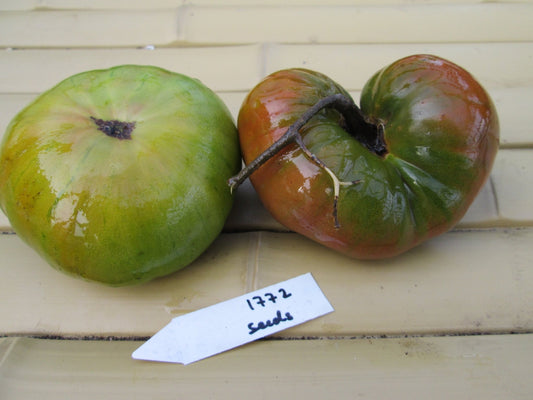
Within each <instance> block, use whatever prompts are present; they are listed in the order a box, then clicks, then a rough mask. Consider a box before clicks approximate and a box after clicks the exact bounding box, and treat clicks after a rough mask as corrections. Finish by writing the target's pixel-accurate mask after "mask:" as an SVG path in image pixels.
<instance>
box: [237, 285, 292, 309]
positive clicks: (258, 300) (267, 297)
mask: <svg viewBox="0 0 533 400" xmlns="http://www.w3.org/2000/svg"><path fill="white" fill-rule="evenodd" d="M278 293H280V294H281V298H282V299H286V298H288V297H291V296H292V293H287V291H286V290H285V289H279V290H278ZM278 297H279V296H276V295H275V294H272V293H265V294H264V295H263V296H254V297H252V298H251V299H247V300H246V302H247V303H248V307H250V309H251V310H255V309H254V303H252V300H253V301H254V302H255V305H260V306H261V307H265V304H266V302H267V301H270V302H271V303H275V302H276V300H277V299H278Z"/></svg>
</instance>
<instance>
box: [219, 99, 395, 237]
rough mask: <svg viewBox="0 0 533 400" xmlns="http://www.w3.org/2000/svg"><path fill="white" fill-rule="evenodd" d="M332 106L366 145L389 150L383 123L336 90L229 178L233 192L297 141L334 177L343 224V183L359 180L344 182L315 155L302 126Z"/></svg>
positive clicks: (381, 152)
mask: <svg viewBox="0 0 533 400" xmlns="http://www.w3.org/2000/svg"><path fill="white" fill-rule="evenodd" d="M327 107H331V108H334V109H336V110H337V111H338V112H339V113H340V114H341V115H342V116H343V118H344V122H345V124H346V128H347V131H348V132H349V133H350V134H351V135H352V136H354V137H355V139H357V140H358V141H359V142H360V143H361V144H362V145H364V146H365V147H366V148H368V149H369V150H371V151H372V152H374V153H376V154H378V155H383V154H384V153H386V148H385V144H384V140H383V126H382V125H381V124H372V123H370V122H369V121H367V119H366V118H365V116H364V115H363V113H362V112H361V110H360V109H359V107H357V105H356V104H355V103H354V102H353V100H352V99H351V98H349V97H347V96H345V95H343V94H340V93H339V94H334V95H331V96H328V97H324V98H323V99H321V100H320V101H318V102H317V103H316V104H315V105H313V106H312V107H310V108H309V109H307V110H306V111H305V112H304V113H303V114H302V115H301V116H300V117H299V118H298V119H297V120H296V121H295V122H294V123H293V124H292V125H291V126H289V128H288V129H287V132H285V134H284V135H283V136H282V137H280V138H279V139H278V140H277V141H275V142H274V143H273V144H272V145H271V146H270V147H269V148H267V149H266V150H265V151H264V152H263V153H261V154H260V155H259V156H258V157H257V158H256V159H254V160H253V161H252V162H251V163H249V164H248V165H246V166H245V167H244V168H243V169H242V170H241V171H240V172H239V173H238V174H237V175H235V176H234V177H232V178H230V179H229V180H228V185H229V187H230V190H231V192H233V190H235V189H236V188H237V187H238V186H239V185H240V184H242V183H243V182H244V181H245V180H246V179H247V178H248V177H249V176H250V175H251V174H252V173H254V172H255V171H256V170H257V169H258V168H259V167H261V165H263V164H264V163H265V162H267V161H268V160H269V159H271V158H272V157H274V156H275V155H276V154H277V153H278V152H279V151H280V150H282V149H283V148H284V147H286V146H287V145H289V144H291V143H295V144H297V145H298V147H300V148H301V150H302V151H303V152H304V154H305V155H306V156H307V157H308V158H309V159H310V160H312V161H313V162H314V163H315V164H317V165H318V166H319V167H321V168H322V169H324V171H326V172H327V173H328V175H329V176H330V177H331V179H332V181H333V195H334V200H333V216H334V219H335V227H336V228H339V227H340V224H339V221H338V216H337V203H338V199H339V193H340V187H341V186H347V185H353V184H356V183H358V182H359V181H353V182H343V181H340V180H339V178H338V177H337V176H336V175H335V173H334V172H333V171H332V170H331V169H329V168H328V167H327V166H326V164H324V163H323V162H322V161H321V160H320V159H319V158H318V157H317V156H316V155H314V154H313V153H312V152H311V151H310V150H309V149H308V148H307V146H306V145H305V144H304V141H303V138H302V135H301V133H300V129H302V128H303V126H304V125H305V124H307V123H308V122H309V120H310V119H311V118H313V117H314V116H315V115H316V114H317V113H318V112H320V111H321V110H323V109H324V108H327Z"/></svg>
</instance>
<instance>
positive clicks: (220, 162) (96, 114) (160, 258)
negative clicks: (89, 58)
mask: <svg viewBox="0 0 533 400" xmlns="http://www.w3.org/2000/svg"><path fill="white" fill-rule="evenodd" d="M102 121H107V122H110V121H120V122H124V123H131V124H132V125H134V127H133V130H132V132H131V138H124V137H123V136H124V135H120V138H117V137H114V136H110V135H108V134H107V133H105V132H104V131H103V130H102V129H103V122H102ZM101 128H102V129H101ZM111 133H112V132H111ZM240 167H241V156H240V150H239V144H238V137H237V129H236V126H235V124H234V122H233V119H232V117H231V114H230V112H229V111H228V109H227V108H226V106H225V105H224V104H223V102H222V101H221V100H220V99H219V98H218V96H216V95H215V94H214V93H213V92H212V91H211V90H210V89H209V88H207V87H206V86H204V85H203V84H202V83H201V82H199V81H197V80H195V79H192V78H190V77H187V76H184V75H181V74H177V73H174V72H171V71H167V70H163V69H161V68H157V67H151V66H138V65H124V66H117V67H114V68H110V69H106V70H96V71H88V72H83V73H81V74H78V75H75V76H72V77H70V78H67V79H66V80H64V81H63V82H61V83H59V84H58V85H57V86H55V87H54V88H52V89H50V90H49V91H47V92H45V93H43V94H42V95H41V96H39V98H37V99H36V100H35V101H34V102H33V103H32V104H30V105H28V107H26V108H25V109H24V110H22V111H21V112H20V113H19V114H18V115H17V116H16V117H15V118H14V119H13V120H12V122H11V123H10V125H9V127H8V129H7V131H6V134H5V136H4V140H3V143H2V148H1V151H0V207H1V208H2V210H3V211H4V212H5V213H6V215H7V216H8V217H9V220H10V222H11V224H12V226H13V228H14V230H15V231H16V233H17V234H18V236H19V237H21V238H22V239H23V240H24V241H26V242H27V243H28V244H29V245H30V246H31V247H32V248H34V249H35V250H36V251H37V252H38V253H39V254H41V255H42V256H43V257H44V258H45V259H46V260H47V261H48V262H49V263H50V264H51V265H52V266H53V267H55V268H57V269H59V270H61V271H63V272H66V273H68V274H71V275H74V276H77V277H81V278H84V279H86V280H90V281H96V282H101V283H104V284H107V285H112V286H121V285H130V284H139V283H142V282H146V281H149V280H151V279H154V278H157V277H160V276H164V275H167V274H170V273H172V272H174V271H176V270H178V269H180V268H183V267H185V266H187V265H188V264H190V263H191V262H192V261H193V260H194V259H196V258H197V257H198V256H199V255H200V254H201V253H202V252H203V251H204V250H205V249H206V248H207V247H208V246H209V245H210V244H211V242H212V241H213V240H214V239H215V238H216V237H217V236H218V234H219V233H220V231H221V229H222V227H223V224H224V222H225V219H226V217H227V215H228V213H229V211H230V209H231V206H232V203H233V198H232V195H231V194H230V192H229V190H228V189H227V186H226V180H227V179H228V178H229V177H230V176H232V175H233V174H235V173H236V172H237V171H238V170H239V169H240Z"/></svg>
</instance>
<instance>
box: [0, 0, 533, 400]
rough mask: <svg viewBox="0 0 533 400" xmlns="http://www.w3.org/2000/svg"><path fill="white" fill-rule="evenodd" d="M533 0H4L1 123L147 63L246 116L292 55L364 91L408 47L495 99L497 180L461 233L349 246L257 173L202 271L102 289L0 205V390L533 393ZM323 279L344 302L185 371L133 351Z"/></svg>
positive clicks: (115, 394) (13, 393)
mask: <svg viewBox="0 0 533 400" xmlns="http://www.w3.org/2000/svg"><path fill="white" fill-rule="evenodd" d="M532 22H533V2H532V1H495V2H484V1H466V0H463V1H462V0H450V1H444V0H442V1H439V0H429V1H423V0H379V1H370V0H333V1H328V2H327V4H326V3H325V2H323V1H319V0H283V1H282V0H274V1H267V0H248V1H246V0H225V1H216V0H190V1H180V0H150V1H143V0H130V1H124V0H93V1H89V0H79V1H66V0H2V1H1V2H0V135H3V132H4V131H5V128H6V126H7V124H8V123H9V121H10V120H11V118H13V117H14V115H15V114H16V113H17V112H18V111H19V110H20V109H21V108H22V107H24V106H25V105H26V104H27V103H28V102H29V101H31V100H32V99H33V98H35V97H36V96H37V95H38V94H39V93H41V92H42V91H44V90H46V89H48V88H50V87H51V86H53V85H55V84H56V83H58V82H59V81H60V80H62V79H64V78H66V77H68V76H69V75H72V74H75V73H78V72H82V71H85V70H90V69H100V68H106V67H110V66H113V65H119V64H150V65H156V66H160V67H163V68H167V69H170V70H173V71H176V72H180V73H183V74H186V75H189V76H192V77H195V78H198V79H200V80H201V81H202V82H203V83H205V84H206V85H207V86H209V87H210V88H211V89H213V90H214V91H215V92H217V94H219V95H220V97H221V98H222V99H223V100H224V101H225V103H226V104H227V105H228V107H229V108H230V110H231V112H232V114H233V116H234V117H235V118H236V116H237V114H238V110H239V107H240V104H241V102H242V101H243V99H244V97H245V95H246V93H247V92H248V91H249V90H250V89H251V88H252V87H253V86H255V85H256V84H257V83H258V82H259V80H260V79H262V78H263V77H264V76H266V75H268V74H269V73H271V72H274V71H276V70H279V69H282V68H290V67H305V68H309V69H314V70H317V71H320V72H323V73H325V74H327V75H329V76H330V77H332V78H333V79H334V80H336V81H337V82H338V83H340V84H341V85H342V86H344V87H345V88H346V89H348V90H349V91H350V93H351V94H352V95H353V97H354V99H356V101H358V97H359V93H360V90H361V88H362V86H363V85H364V83H365V81H366V80H367V79H368V78H369V77H370V76H371V75H372V74H373V73H374V72H375V71H377V70H378V69H380V68H382V67H383V66H385V65H387V64H388V63H390V62H392V61H394V60H396V59H398V58H401V57H403V56H406V55H410V54H414V53H432V54H436V55H439V56H442V57H444V58H448V59H450V60H451V61H454V62H456V63H457V64H459V65H461V66H463V67H464V68H466V69H467V70H469V71H470V72H471V73H472V74H473V75H474V76H476V78H477V79H478V80H479V81H480V82H481V83H482V85H483V86H484V87H485V88H486V89H487V91H488V92H489V93H490V95H491V96H492V98H493V100H494V102H495V104H496V108H497V110H498V112H499V117H500V127H501V143H500V150H499V153H498V155H497V158H496V161H495V165H494V168H493V171H492V174H491V177H490V179H489V181H488V182H487V184H486V185H485V187H484V188H483V190H482V191H481V193H480V195H479V196H478V198H477V199H476V200H475V202H474V204H473V205H472V206H471V208H470V209H469V211H468V213H467V214H466V216H465V217H464V218H463V220H462V221H461V222H460V223H459V224H458V226H456V227H455V228H454V229H453V230H452V231H450V232H448V233H446V234H444V235H442V236H440V237H438V238H435V239H433V240H431V241H429V242H427V243H425V244H423V245H422V246H419V247H418V248H416V249H414V250H412V251H410V252H408V253H407V254H405V255H402V256H400V257H397V258H394V259H391V260H385V261H377V262H367V261H358V260H352V259H348V258H346V257H343V256H341V255H339V254H336V253H334V252H332V251H331V250H328V249H326V248H324V247H322V246H320V245H318V244H316V243H314V242H311V241H309V240H308V239H306V238H304V237H302V236H300V235H298V234H295V233H293V232H290V231H288V230H286V229H285V228H284V227H283V226H281V225H280V224H278V223H277V222H276V221H275V220H273V219H272V218H271V217H270V215H269V214H268V213H267V211H266V210H265V209H264V208H263V207H262V205H261V203H260V202H259V200H258V198H257V196H256V194H255V192H254V190H253V188H252V187H251V185H250V184H249V183H246V184H245V185H243V186H242V187H241V188H240V189H239V190H238V192H237V196H236V202H235V206H234V210H233V211H232V213H231V215H230V217H229V219H228V221H227V223H226V226H225V229H224V231H223V233H222V234H221V235H220V237H219V238H218V239H217V240H216V241H215V242H214V243H213V245H212V246H211V247H210V248H209V249H208V250H207V251H206V252H205V253H204V254H203V255H202V256H201V257H200V258H199V259H198V260H196V261H195V262H194V263H193V264H192V265H190V266H189V267H187V268H185V269H184V270H182V271H179V272H177V273H175V274H173V275H171V276H168V277H166V278H162V279H158V280H156V281H153V282H150V283H148V284H145V285H142V286H137V287H126V288H109V287H104V286H101V285H97V284H92V283H87V282H83V281H80V280H76V279H73V278H71V277H68V276H64V275H62V274H60V273H58V272H56V271H55V270H53V269H52V268H50V267H49V266H48V265H47V264H46V263H45V262H44V261H43V260H42V259H40V258H39V256H37V255H36V253H34V252H33V251H32V250H30V249H29V247H27V245H25V244H24V243H23V242H22V241H21V240H20V238H19V237H18V236H17V235H16V234H15V233H14V232H13V229H12V228H11V226H10V224H9V221H8V220H7V218H6V217H5V216H4V215H3V214H1V213H0V232H1V233H2V234H1V235H0V398H1V399H32V398H39V399H41V400H44V399H52V398H53V399H58V398H60V399H61V398H68V399H85V398H94V397H95V396H100V397H101V398H106V399H107V398H112V399H122V398H124V399H135V398H146V397H150V396H151V397H152V398H158V399H164V398H169V399H170V398H172V399H175V398H202V399H204V398H217V399H218V398H232V399H233V398H241V397H242V398H244V396H254V397H257V398H267V397H274V396H276V397H279V398H294V397H301V398H308V399H313V398H324V397H325V396H330V397H333V398H339V399H340V398H347V399H348V398H349V399H353V398H361V399H388V398H391V399H392V398H394V399H411V398H425V397H429V396H431V398H432V399H449V398H454V399H531V398H533V380H532V379H531V376H532V373H533V368H532V366H531V365H532V363H531V359H532V356H533V290H532V287H533V207H531V201H530V199H531V197H532V196H533V134H532V128H531V124H530V123H529V113H530V112H531V108H532V105H533V104H532V100H531V99H532V98H533V25H532ZM306 272H311V273H312V274H313V276H314V277H315V279H316V280H317V282H318V284H319V285H320V287H321V288H322V290H323V292H324V293H325V295H326V296H327V297H328V299H329V300H330V302H331V303H332V305H333V307H334V308H335V312H333V313H331V314H328V315H326V316H324V317H321V318H318V319H316V320H313V321H311V322H309V323H306V324H303V325H300V326H297V327H295V328H291V329H288V330H286V331H283V332H281V333H278V334H276V335H274V336H272V337H269V338H267V339H264V340H260V341H257V342H253V343H250V344H248V345H245V346H243V347H240V348H237V349H234V350H231V351H229V352H226V353H222V354H219V355H217V356H215V357H212V358H209V359H206V360H203V361H200V362H198V363H195V364H192V365H188V366H183V365H179V364H160V363H152V362H141V361H135V360H132V359H131V357H130V356H131V352H132V351H133V350H134V349H135V348H136V347H138V346H139V345H140V344H141V343H142V340H145V339H146V338H148V337H150V336H151V335H153V334H154V333H155V332H157V331H158V330H159V329H161V328H162V327H163V326H164V325H166V324H167V323H168V322H169V321H170V319H172V318H173V317H175V316H178V315H182V314H184V313H187V312H190V311H194V310H197V309H199V308H203V307H206V306H209V305H212V304H215V303H218V302H220V301H223V300H227V299H230V298H233V297H235V296H238V295H241V294H244V293H247V292H249V291H252V290H255V289H258V288H261V287H264V286H267V285H270V284H273V283H277V282H280V281H283V280H286V279H289V278H292V277H295V276H297V275H300V274H303V273H306Z"/></svg>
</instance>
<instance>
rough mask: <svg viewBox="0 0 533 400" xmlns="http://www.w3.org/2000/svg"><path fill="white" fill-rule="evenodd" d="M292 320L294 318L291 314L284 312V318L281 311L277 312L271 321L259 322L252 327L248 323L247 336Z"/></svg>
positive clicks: (251, 323)
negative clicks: (248, 330)
mask: <svg viewBox="0 0 533 400" xmlns="http://www.w3.org/2000/svg"><path fill="white" fill-rule="evenodd" d="M293 319H294V317H293V316H292V315H291V313H288V312H286V313H285V316H282V315H281V311H279V310H278V311H277V312H276V316H275V317H274V318H272V319H271V320H270V319H268V320H266V321H264V322H263V321H260V322H258V323H257V326H254V323H253V322H250V323H249V324H248V329H250V332H248V334H250V335H253V334H254V333H256V332H257V331H260V330H262V329H266V328H268V327H271V326H276V325H279V324H280V323H282V322H286V321H292V320H293Z"/></svg>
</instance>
